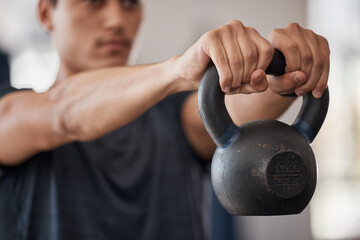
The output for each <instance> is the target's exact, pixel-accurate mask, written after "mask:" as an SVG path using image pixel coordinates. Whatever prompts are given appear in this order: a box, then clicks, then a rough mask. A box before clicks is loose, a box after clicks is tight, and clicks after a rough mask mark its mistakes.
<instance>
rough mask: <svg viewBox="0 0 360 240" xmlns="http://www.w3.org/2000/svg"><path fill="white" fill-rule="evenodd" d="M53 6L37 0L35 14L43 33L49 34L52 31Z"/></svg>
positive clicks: (48, 2) (44, 0)
mask: <svg viewBox="0 0 360 240" xmlns="http://www.w3.org/2000/svg"><path fill="white" fill-rule="evenodd" d="M53 10H54V6H53V5H52V4H51V2H50V0H39V3H38V8H37V13H38V18H39V20H40V23H41V25H42V27H43V28H44V30H45V31H47V32H50V31H51V30H52V29H53V27H54V26H53V20H52V15H53Z"/></svg>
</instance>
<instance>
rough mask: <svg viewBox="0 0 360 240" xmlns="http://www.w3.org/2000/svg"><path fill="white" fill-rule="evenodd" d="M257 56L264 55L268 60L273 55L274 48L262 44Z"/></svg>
mask: <svg viewBox="0 0 360 240" xmlns="http://www.w3.org/2000/svg"><path fill="white" fill-rule="evenodd" d="M258 51H259V54H262V55H264V56H265V57H266V58H270V57H272V56H273V55H274V48H273V47H272V46H271V44H270V43H269V44H264V45H262V46H261V47H259V50H258Z"/></svg>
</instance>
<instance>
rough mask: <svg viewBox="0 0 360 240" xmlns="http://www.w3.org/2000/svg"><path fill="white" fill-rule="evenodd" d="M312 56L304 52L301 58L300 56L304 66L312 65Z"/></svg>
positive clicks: (308, 52)
mask: <svg viewBox="0 0 360 240" xmlns="http://www.w3.org/2000/svg"><path fill="white" fill-rule="evenodd" d="M313 59H314V58H313V55H312V53H311V51H305V52H304V53H303V56H302V61H303V62H304V63H305V64H310V63H312V61H313Z"/></svg>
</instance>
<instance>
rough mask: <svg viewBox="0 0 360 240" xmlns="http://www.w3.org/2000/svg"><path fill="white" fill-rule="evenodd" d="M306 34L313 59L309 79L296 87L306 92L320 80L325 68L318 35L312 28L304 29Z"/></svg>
mask: <svg viewBox="0 0 360 240" xmlns="http://www.w3.org/2000/svg"><path fill="white" fill-rule="evenodd" d="M304 36H305V39H306V41H307V42H308V44H309V46H310V49H311V52H312V55H313V57H312V58H313V60H312V66H311V71H310V76H309V78H308V81H307V82H306V83H305V84H303V85H302V86H300V87H299V88H298V89H296V91H297V92H298V91H302V92H304V94H306V93H308V92H310V91H312V90H313V89H314V88H315V86H316V85H317V83H318V81H319V80H320V77H321V75H322V73H323V70H324V57H323V54H322V52H321V50H320V46H319V44H318V42H317V39H316V35H315V34H314V33H313V32H312V31H311V30H306V31H304Z"/></svg>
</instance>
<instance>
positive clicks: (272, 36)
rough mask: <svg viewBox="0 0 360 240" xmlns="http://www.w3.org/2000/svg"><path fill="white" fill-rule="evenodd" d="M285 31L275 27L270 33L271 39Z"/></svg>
mask: <svg viewBox="0 0 360 240" xmlns="http://www.w3.org/2000/svg"><path fill="white" fill-rule="evenodd" d="M282 33H283V30H282V29H280V28H274V29H273V30H271V32H270V35H269V39H270V40H271V39H274V38H275V37H276V36H278V35H280V34H282Z"/></svg>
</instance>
